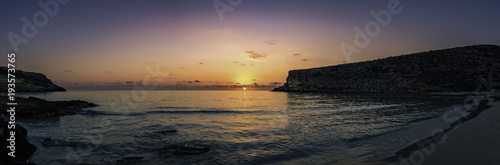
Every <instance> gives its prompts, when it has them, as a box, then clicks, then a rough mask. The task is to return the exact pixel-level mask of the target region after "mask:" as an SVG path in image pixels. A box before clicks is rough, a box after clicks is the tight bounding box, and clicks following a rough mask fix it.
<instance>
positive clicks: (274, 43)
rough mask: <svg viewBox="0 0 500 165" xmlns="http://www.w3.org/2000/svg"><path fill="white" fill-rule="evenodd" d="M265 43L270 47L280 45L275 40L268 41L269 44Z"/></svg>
mask: <svg viewBox="0 0 500 165" xmlns="http://www.w3.org/2000/svg"><path fill="white" fill-rule="evenodd" d="M264 43H266V44H268V45H276V44H278V43H277V42H276V41H275V40H271V41H267V42H264Z"/></svg>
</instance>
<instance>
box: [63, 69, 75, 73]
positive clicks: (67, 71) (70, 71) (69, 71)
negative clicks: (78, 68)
mask: <svg viewBox="0 0 500 165" xmlns="http://www.w3.org/2000/svg"><path fill="white" fill-rule="evenodd" d="M63 72H66V73H73V70H63Z"/></svg>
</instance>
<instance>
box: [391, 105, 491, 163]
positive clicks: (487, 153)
mask: <svg viewBox="0 0 500 165" xmlns="http://www.w3.org/2000/svg"><path fill="white" fill-rule="evenodd" d="M492 100H493V99H492ZM490 106H491V107H490ZM486 107H489V108H486ZM483 108H484V110H483V109H481V107H479V108H478V110H479V111H481V110H483V111H481V112H480V113H479V114H476V115H477V116H475V117H474V115H472V116H471V117H470V118H469V119H470V120H467V121H465V120H462V122H463V121H465V122H463V123H460V124H456V126H455V127H453V128H452V129H450V130H448V131H446V133H444V134H441V136H435V137H434V138H432V137H430V138H427V139H423V140H422V141H420V145H414V147H413V148H412V147H409V148H405V149H404V150H402V151H400V152H403V153H406V155H404V154H403V156H401V155H400V156H399V158H398V160H397V161H395V162H392V163H395V164H404V165H413V164H425V165H427V164H428V165H434V164H454V165H460V164H467V165H469V164H477V165H481V164H485V165H486V164H487V165H489V164H492V165H493V164H495V165H496V164H500V156H499V155H500V100H499V99H498V97H497V98H496V100H495V101H489V102H488V103H485V104H484V105H483ZM452 125H453V124H452ZM417 143H419V142H417Z"/></svg>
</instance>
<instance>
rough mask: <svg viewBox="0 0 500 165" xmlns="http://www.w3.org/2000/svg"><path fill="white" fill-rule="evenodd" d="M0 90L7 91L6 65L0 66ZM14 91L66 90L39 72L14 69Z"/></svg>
mask: <svg viewBox="0 0 500 165" xmlns="http://www.w3.org/2000/svg"><path fill="white" fill-rule="evenodd" d="M0 72H1V73H2V74H0V91H2V92H7V67H0ZM14 75H15V76H16V77H15V79H16V83H15V84H16V88H15V90H16V92H47V91H66V89H64V88H63V87H60V86H57V85H56V84H54V83H53V82H52V81H51V80H50V79H48V78H47V76H45V75H43V74H41V73H35V72H25V71H22V70H16V72H15V73H14Z"/></svg>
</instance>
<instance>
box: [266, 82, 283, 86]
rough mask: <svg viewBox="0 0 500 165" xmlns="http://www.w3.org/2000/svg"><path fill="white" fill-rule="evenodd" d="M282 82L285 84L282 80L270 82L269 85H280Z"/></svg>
mask: <svg viewBox="0 0 500 165" xmlns="http://www.w3.org/2000/svg"><path fill="white" fill-rule="evenodd" d="M280 84H283V83H281V82H270V83H269V85H280Z"/></svg>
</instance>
